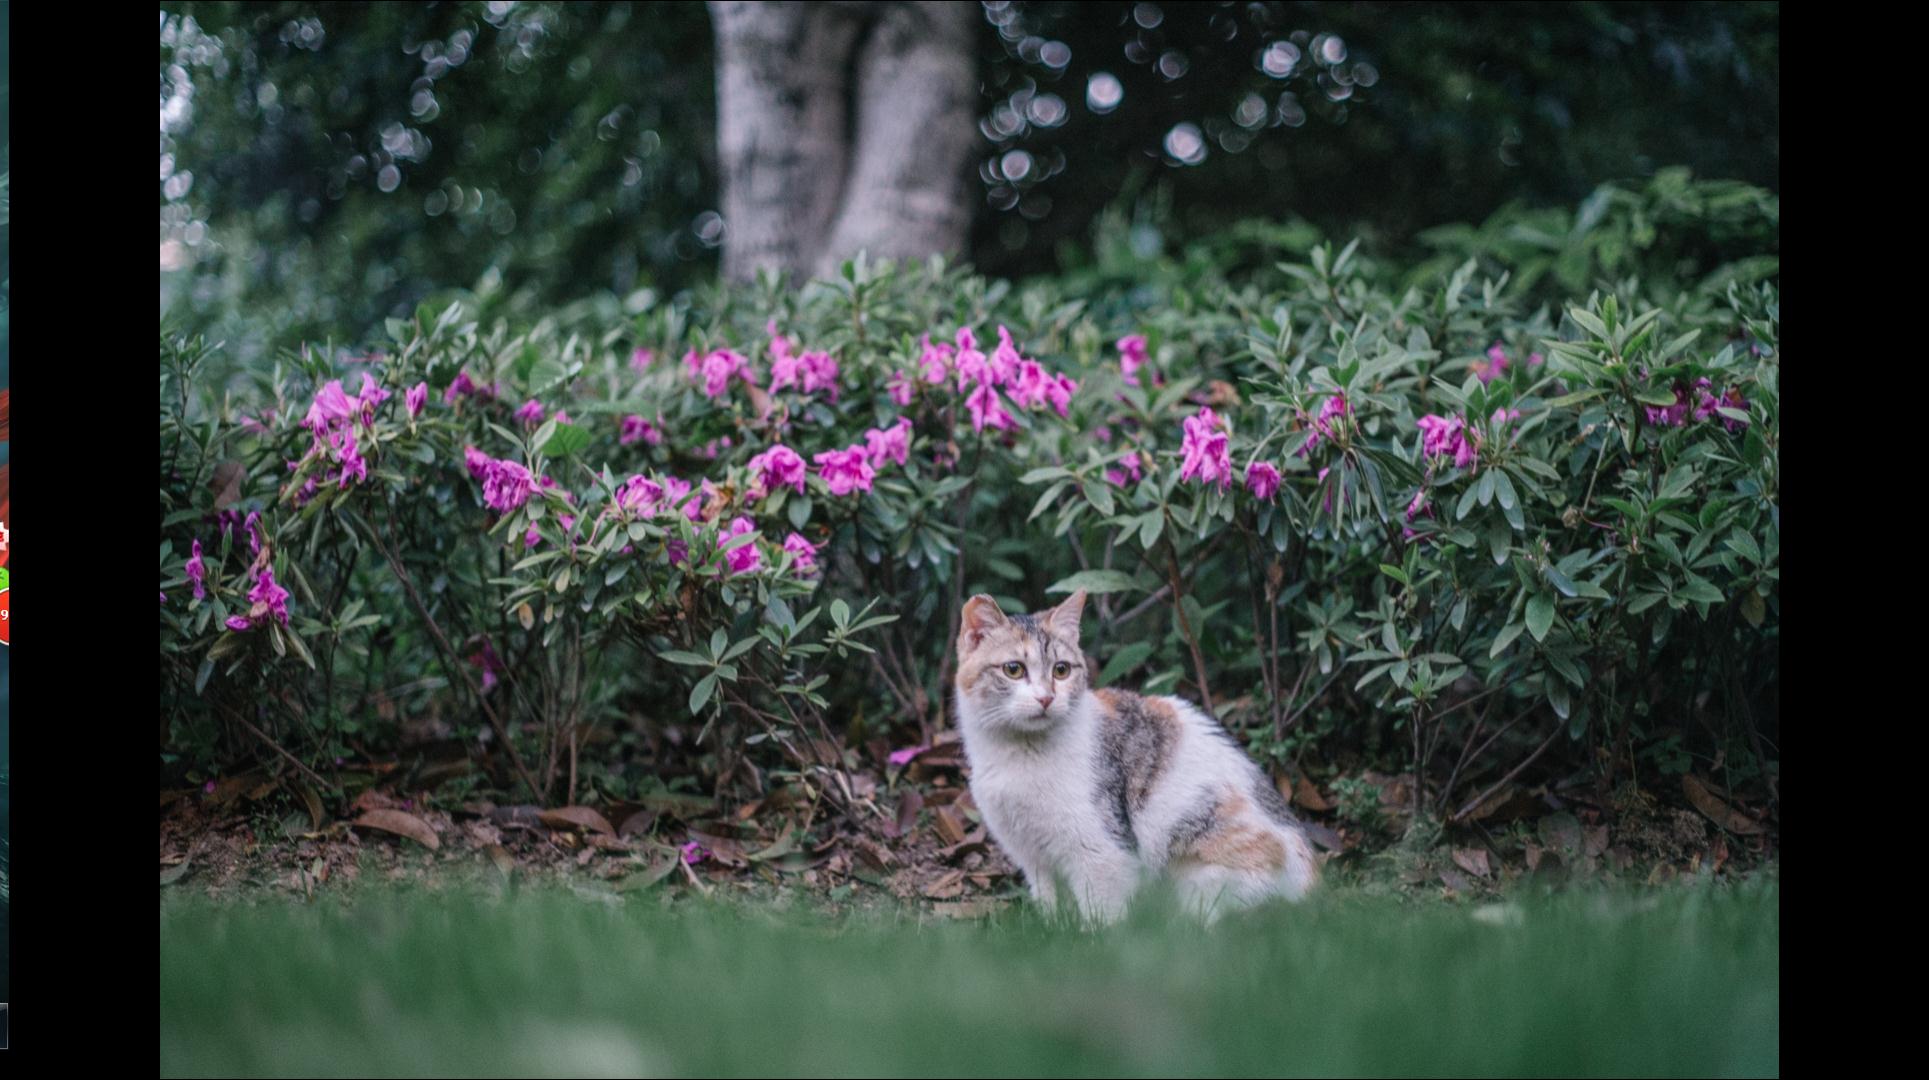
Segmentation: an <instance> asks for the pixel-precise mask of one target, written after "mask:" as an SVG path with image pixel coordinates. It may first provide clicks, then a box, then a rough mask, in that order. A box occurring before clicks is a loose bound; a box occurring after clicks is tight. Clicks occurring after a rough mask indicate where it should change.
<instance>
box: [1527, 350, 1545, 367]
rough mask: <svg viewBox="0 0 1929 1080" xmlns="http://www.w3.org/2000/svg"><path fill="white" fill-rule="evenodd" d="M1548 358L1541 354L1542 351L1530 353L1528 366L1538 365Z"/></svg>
mask: <svg viewBox="0 0 1929 1080" xmlns="http://www.w3.org/2000/svg"><path fill="white" fill-rule="evenodd" d="M1546 359H1547V358H1546V357H1544V356H1542V355H1541V354H1540V353H1528V354H1527V366H1528V367H1536V366H1538V365H1539V364H1541V363H1543V362H1545V361H1546Z"/></svg>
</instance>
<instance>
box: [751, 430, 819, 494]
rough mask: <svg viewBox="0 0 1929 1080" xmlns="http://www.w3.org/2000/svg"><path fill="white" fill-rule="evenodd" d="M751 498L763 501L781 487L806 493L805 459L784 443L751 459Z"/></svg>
mask: <svg viewBox="0 0 1929 1080" xmlns="http://www.w3.org/2000/svg"><path fill="white" fill-rule="evenodd" d="M749 468H750V474H751V477H752V479H751V482H750V490H751V497H752V498H758V499H761V498H763V497H764V496H765V495H768V494H769V493H771V492H773V491H776V490H777V489H778V488H780V487H791V488H794V489H796V491H797V493H798V494H799V495H801V494H803V493H804V471H805V467H804V459H803V458H802V457H799V456H798V454H797V451H795V450H792V449H791V448H790V447H788V446H785V445H784V444H782V443H778V444H777V445H775V446H772V447H771V448H770V449H768V450H766V451H764V452H763V453H761V454H758V455H757V456H756V457H753V458H751V459H750V465H749Z"/></svg>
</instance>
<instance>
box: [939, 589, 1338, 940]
mask: <svg viewBox="0 0 1929 1080" xmlns="http://www.w3.org/2000/svg"><path fill="white" fill-rule="evenodd" d="M1084 610H1085V592H1084V590H1082V589H1081V590H1079V591H1078V592H1075V593H1073V594H1072V595H1071V598H1070V599H1068V600H1066V601H1065V602H1064V603H1062V604H1060V605H1058V606H1057V607H1055V608H1052V609H1050V610H1049V611H1043V612H1039V613H1036V614H1032V615H1006V614H1005V613H1004V612H1003V611H1001V610H999V607H998V604H997V602H996V601H995V600H993V599H992V598H991V597H989V596H984V595H982V594H981V595H978V596H974V597H972V598H971V599H970V600H969V601H967V602H966V603H965V606H964V613H963V618H962V619H961V620H960V626H959V629H958V675H957V680H956V691H957V717H958V722H959V723H958V727H959V731H960V733H961V734H962V735H963V737H964V747H965V755H966V757H967V759H968V760H969V761H970V763H971V797H972V800H973V801H974V802H976V803H977V805H978V809H979V811H980V812H981V813H982V814H983V815H984V821H985V826H986V828H987V829H988V830H989V832H990V834H991V837H992V839H993V840H995V841H997V843H998V846H999V847H1000V848H1001V849H1003V850H1004V852H1005V853H1006V854H1007V855H1009V856H1010V857H1011V859H1012V861H1013V862H1014V863H1016V864H1017V865H1018V868H1019V869H1020V870H1021V871H1023V873H1024V875H1025V881H1026V884H1027V885H1028V886H1029V887H1030V889H1031V895H1032V897H1033V899H1034V900H1035V901H1037V903H1038V904H1039V905H1040V906H1041V907H1043V908H1045V909H1046V910H1047V911H1052V910H1055V909H1056V908H1057V907H1058V904H1059V890H1060V888H1061V887H1069V890H1070V893H1071V899H1072V901H1073V903H1074V905H1075V907H1076V909H1077V911H1078V913H1079V915H1081V916H1082V917H1084V918H1085V919H1087V920H1089V921H1093V922H1100V923H1107V922H1113V921H1116V920H1117V919H1118V918H1119V917H1120V916H1121V915H1123V914H1124V912H1125V908H1126V904H1127V902H1128V901H1130V900H1131V899H1132V896H1133V894H1134V893H1135V892H1137V891H1138V889H1139V887H1140V886H1141V885H1143V884H1145V883H1146V882H1147V881H1148V880H1150V879H1152V878H1154V877H1156V876H1157V875H1159V874H1161V873H1165V874H1168V875H1169V876H1170V877H1171V878H1172V880H1173V882H1174V883H1175V884H1176V886H1177V889H1178V894H1179V898H1180V901H1181V903H1182V904H1183V905H1184V906H1185V907H1186V908H1187V909H1188V910H1189V911H1191V912H1192V913H1194V914H1196V915H1199V916H1201V917H1202V918H1203V919H1204V920H1205V921H1206V922H1212V921H1213V920H1215V919H1217V918H1218V917H1219V916H1220V915H1222V914H1225V913H1226V912H1228V911H1232V910H1236V909H1240V908H1245V907H1249V906H1251V905H1254V904H1257V903H1260V902H1263V901H1265V900H1268V899H1271V898H1274V897H1282V898H1285V899H1289V900H1298V899H1300V898H1301V897H1303V896H1305V895H1306V893H1307V892H1308V891H1309V890H1310V889H1312V887H1313V886H1314V885H1315V884H1316V883H1317V882H1318V880H1319V864H1318V862H1317V860H1315V859H1314V857H1313V850H1312V846H1311V845H1310V844H1308V843H1307V839H1306V834H1305V832H1304V831H1303V830H1302V829H1301V827H1300V825H1299V823H1298V822H1297V821H1296V820H1294V818H1293V815H1292V812H1291V811H1290V810H1288V809H1287V806H1286V800H1285V799H1283V798H1281V797H1280V794H1279V791H1278V789H1276V788H1275V787H1274V786H1273V784H1272V782H1271V781H1270V780H1269V779H1268V778H1267V777H1266V775H1265V774H1264V773H1263V772H1261V771H1260V769H1259V767H1258V766H1257V765H1255V764H1253V762H1252V760H1251V759H1250V758H1248V757H1247V756H1246V755H1245V752H1244V751H1242V750H1240V749H1239V747H1238V745H1237V744H1236V743H1234V742H1233V740H1232V737H1231V736H1230V735H1228V734H1227V733H1226V730H1225V729H1224V728H1223V727H1221V726H1220V725H1219V723H1218V721H1216V720H1214V719H1212V718H1211V717H1209V716H1207V715H1205V714H1204V713H1202V712H1200V711H1199V710H1198V709H1197V708H1195V707H1194V706H1193V705H1192V704H1191V703H1190V702H1188V701H1185V700H1183V699H1181V698H1177V697H1141V696H1140V695H1138V694H1134V693H1131V692H1130V691H1125V690H1111V689H1106V690H1093V689H1091V688H1090V678H1091V671H1090V668H1089V667H1088V665H1087V661H1086V659H1085V654H1084V652H1083V651H1081V650H1080V648H1079V642H1078V635H1079V619H1080V616H1081V615H1082V614H1083V612H1084Z"/></svg>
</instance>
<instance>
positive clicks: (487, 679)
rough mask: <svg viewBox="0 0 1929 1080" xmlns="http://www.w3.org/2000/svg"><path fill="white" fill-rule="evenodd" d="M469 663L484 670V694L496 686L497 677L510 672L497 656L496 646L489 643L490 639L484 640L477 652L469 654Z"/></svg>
mask: <svg viewBox="0 0 1929 1080" xmlns="http://www.w3.org/2000/svg"><path fill="white" fill-rule="evenodd" d="M469 663H471V664H474V665H475V666H476V667H479V668H481V669H482V692H483V693H485V694H486V693H488V692H489V691H490V689H491V688H492V687H494V686H495V685H496V675H497V674H498V673H501V672H506V671H508V670H509V669H508V668H507V667H504V666H503V663H502V658H501V657H500V656H497V655H496V649H495V646H494V645H491V644H490V643H489V639H488V638H483V639H482V644H481V645H480V646H479V647H477V649H476V651H475V652H472V653H470V654H469Z"/></svg>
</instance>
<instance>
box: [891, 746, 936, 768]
mask: <svg viewBox="0 0 1929 1080" xmlns="http://www.w3.org/2000/svg"><path fill="white" fill-rule="evenodd" d="M929 749H931V748H930V747H928V746H907V747H905V748H904V749H902V750H893V751H891V756H890V762H891V764H893V765H909V764H911V761H912V759H914V758H916V757H917V756H918V755H919V754H922V753H924V752H925V751H926V750H929Z"/></svg>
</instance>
